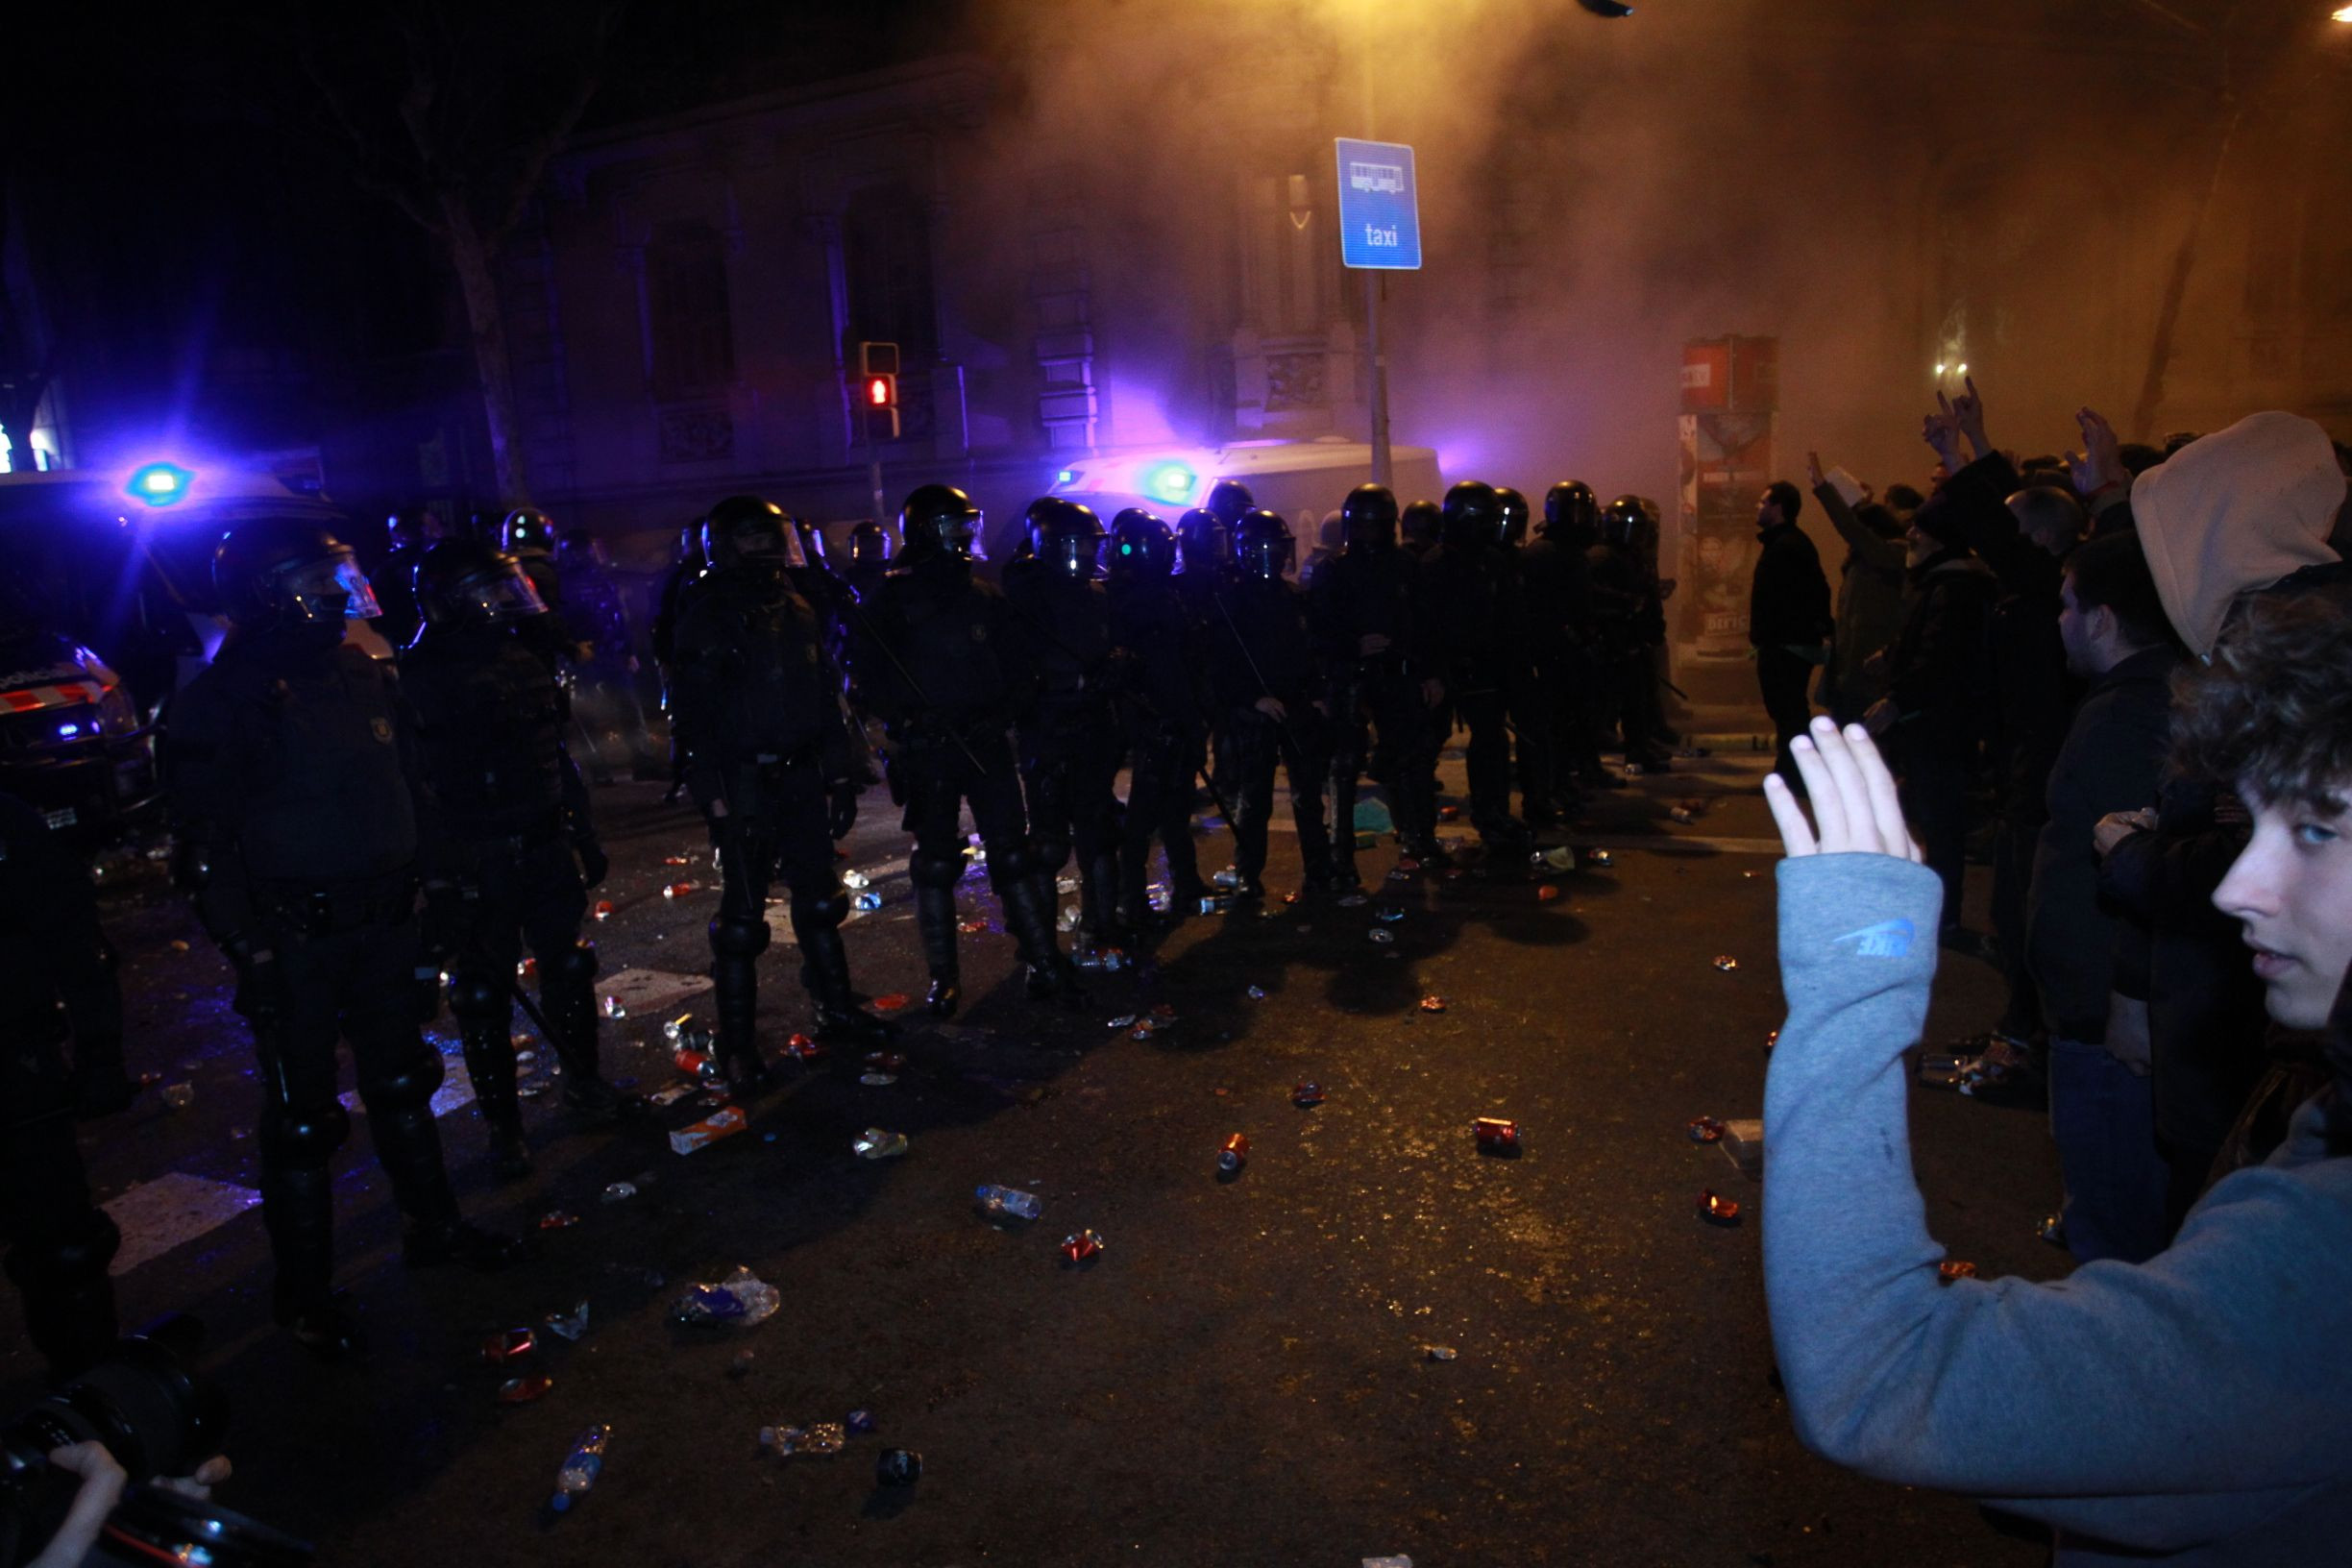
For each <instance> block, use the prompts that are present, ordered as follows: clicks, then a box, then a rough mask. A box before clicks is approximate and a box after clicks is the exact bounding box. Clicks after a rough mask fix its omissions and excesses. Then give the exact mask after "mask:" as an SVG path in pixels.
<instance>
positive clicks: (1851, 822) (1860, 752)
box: [1764, 719, 1924, 865]
mask: <svg viewBox="0 0 2352 1568" xmlns="http://www.w3.org/2000/svg"><path fill="white" fill-rule="evenodd" d="M1789 752H1790V754H1791V755H1792V756H1794V757H1795V758H1796V759H1797V772H1799V773H1801V774H1802V775H1803V777H1804V785H1805V790H1806V793H1807V794H1809V795H1810V796H1812V800H1813V817H1814V821H1813V822H1807V821H1805V814H1804V808H1803V807H1802V806H1801V805H1799V804H1798V803H1797V797H1796V796H1795V795H1793V794H1791V793H1790V791H1789V787H1788V782H1787V781H1786V780H1785V779H1783V778H1782V777H1781V776H1780V775H1779V774H1778V773H1774V774H1772V775H1771V776H1770V777H1768V778H1766V779H1765V780H1764V800H1765V803H1766V804H1767V805H1769V806H1771V807H1772V814H1773V821H1774V822H1775V823H1776V825H1777V826H1778V827H1779V829H1780V842H1781V844H1782V845H1785V846H1786V847H1787V849H1788V852H1789V855H1790V857H1791V858H1795V857H1797V856H1800V855H1893V856H1894V857H1895V858H1896V859H1898V860H1908V861H1910V862H1911V863H1913V864H1914V865H1917V864H1919V863H1920V862H1921V861H1922V860H1923V858H1924V857H1923V856H1922V854H1921V853H1920V846H1919V845H1918V844H1917V843H1915V842H1914V841H1913V840H1912V837H1911V833H1910V830H1909V829H1908V828H1906V827H1905V826H1904V825H1903V818H1902V804H1901V802H1900V801H1899V799H1898V798H1897V796H1896V793H1895V775H1894V774H1892V773H1890V772H1887V766H1886V764H1885V763H1884V762H1883V761H1881V760H1880V759H1879V756H1878V747H1876V746H1874V744H1872V741H1871V738H1870V736H1869V734H1868V733H1867V732H1866V731H1864V729H1863V728H1862V726H1861V725H1859V724H1849V725H1848V726H1847V727H1846V729H1845V732H1844V733H1843V734H1841V733H1840V732H1839V730H1838V727H1837V725H1836V724H1835V723H1833V722H1831V721H1830V720H1828V719H1816V720H1814V721H1813V724H1812V729H1811V731H1810V733H1808V734H1804V735H1800V736H1798V737H1797V738H1796V739H1795V740H1794V741H1792V742H1790V743H1789Z"/></svg>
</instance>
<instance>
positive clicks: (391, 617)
mask: <svg viewBox="0 0 2352 1568" xmlns="http://www.w3.org/2000/svg"><path fill="white" fill-rule="evenodd" d="M384 531H385V532H386V533H387V534H388V535H389V536H390V538H391V541H392V549H391V551H389V552H388V553H387V554H386V555H385V556H384V569H383V575H382V592H381V593H380V595H379V596H378V599H379V604H380V608H381V610H382V612H383V613H382V614H381V615H380V616H379V617H378V618H377V624H376V629H377V630H378V631H380V632H381V633H382V634H383V640H384V641H385V642H386V643H389V644H390V645H391V646H392V647H394V648H406V647H407V646H408V643H409V640H410V639H411V638H413V637H415V636H416V634H417V628H418V627H419V626H421V625H424V620H423V618H422V617H421V616H419V615H418V613H417V603H416V586H415V584H416V569H417V562H419V561H421V560H423V559H424V558H425V551H427V550H429V549H430V548H431V547H432V546H433V545H434V544H436V543H437V542H439V540H440V538H441V520H440V519H439V518H437V517H435V516H434V515H433V514H432V513H430V512H429V511H408V512H395V513H393V514H392V516H391V517H390V518H388V519H387V520H386V521H385V525H384Z"/></svg>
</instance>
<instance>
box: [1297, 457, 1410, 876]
mask: <svg viewBox="0 0 2352 1568" xmlns="http://www.w3.org/2000/svg"><path fill="white" fill-rule="evenodd" d="M1339 527H1340V535H1341V545H1340V550H1339V553H1338V554H1336V555H1335V556H1333V557H1332V558H1331V559H1330V560H1328V561H1326V562H1325V563H1324V565H1323V569H1322V570H1321V571H1320V572H1318V573H1317V574H1315V579H1314V586H1313V588H1312V590H1311V594H1310V599H1309V606H1310V610H1311V616H1312V620H1313V625H1314V630H1315V637H1316V641H1317V642H1318V644H1320V645H1321V647H1322V649H1323V650H1324V657H1325V659H1326V660H1327V661H1328V663H1329V666H1330V670H1331V677H1332V709H1331V713H1332V734H1333V741H1332V802H1333V803H1332V818H1333V822H1334V839H1333V865H1334V867H1335V874H1336V875H1337V877H1338V878H1339V880H1340V881H1342V882H1348V883H1353V882H1354V881H1356V880H1357V877H1356V835H1355V831H1354V824H1355V821H1356V791H1357V786H1358V784H1359V782H1360V780H1361V778H1362V776H1363V774H1364V772H1365V769H1366V765H1367V764H1369V766H1370V771H1371V773H1372V776H1373V777H1374V778H1376V779H1378V780H1380V781H1381V782H1382V783H1383V784H1384V785H1385V786H1386V787H1387V791H1388V798H1389V801H1390V803H1391V805H1392V807H1393V812H1392V815H1393V816H1394V817H1395V819H1396V824H1397V834H1398V837H1399V839H1400V840H1401V841H1402V843H1403V844H1404V845H1405V849H1406V852H1407V853H1408V854H1411V855H1416V856H1421V855H1429V854H1433V853H1434V852H1435V849H1436V837H1437V799H1436V796H1435V795H1434V793H1433V791H1432V789H1431V787H1430V777H1431V773H1432V772H1433V768H1434V765H1435V762H1436V754H1437V729H1436V725H1435V723H1434V722H1433V719H1432V717H1431V712H1430V710H1431V706H1432V704H1431V701H1430V696H1431V692H1432V691H1433V688H1431V687H1427V686H1425V682H1431V681H1435V680H1437V679H1439V678H1441V677H1440V674H1439V672H1438V670H1437V669H1436V667H1435V665H1434V664H1433V662H1432V661H1431V659H1430V656H1429V647H1428V628H1427V627H1426V626H1425V625H1424V621H1425V619H1426V614H1427V611H1426V607H1425V606H1424V605H1423V604H1422V603H1421V601H1420V592H1419V576H1420V568H1419V565H1418V563H1416V562H1415V561H1414V560H1413V559H1412V557H1411V556H1409V555H1408V554H1406V553H1405V551H1404V550H1403V548H1402V547H1401V546H1400V545H1399V544H1398V542H1397V503H1396V497H1395V496H1394V495H1392V494H1390V493H1389V491H1388V489H1387V487H1386V486H1384V485H1378V484H1360V485H1358V486H1357V487H1356V488H1355V489H1354V490H1352V491H1350V492H1349V493H1348V498H1347V500H1346V502H1344V503H1343V504H1342V505H1341V506H1340V508H1339Z"/></svg>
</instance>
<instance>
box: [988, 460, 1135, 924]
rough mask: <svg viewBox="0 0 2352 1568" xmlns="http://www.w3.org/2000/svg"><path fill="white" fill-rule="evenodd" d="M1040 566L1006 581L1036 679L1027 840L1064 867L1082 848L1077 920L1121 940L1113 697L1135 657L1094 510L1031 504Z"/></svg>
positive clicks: (1025, 742) (1026, 736)
mask: <svg viewBox="0 0 2352 1568" xmlns="http://www.w3.org/2000/svg"><path fill="white" fill-rule="evenodd" d="M1028 522H1029V544H1030V551H1031V554H1032V557H1033V559H1034V560H1035V562H1036V565H1035V567H1034V568H1033V569H1032V570H1030V571H1028V572H1026V573H1024V574H1022V575H1021V576H1018V577H1017V578H1014V579H1011V580H1008V581H1007V582H1006V583H1005V585H1004V593H1005V600H1006V601H1007V602H1008V603H1010V604H1011V605H1012V606H1013V609H1014V611H1015V612H1016V614H1017V616H1018V617H1019V619H1020V624H1021V629H1022V630H1023V632H1024V633H1026V635H1027V638H1028V643H1029V652H1030V664H1031V667H1032V668H1033V669H1034V670H1035V671H1036V672H1037V687H1036V691H1035V694H1034V695H1033V696H1032V697H1031V698H1030V702H1029V706H1028V708H1027V709H1026V710H1025V711H1024V712H1023V713H1022V714H1021V715H1020V719H1019V723H1018V724H1017V736H1018V739H1019V742H1020V766H1021V782H1022V784H1023V786H1024V787H1025V789H1026V792H1027V795H1028V801H1029V846H1030V850H1031V853H1032V854H1034V855H1035V856H1036V859H1037V865H1038V869H1039V870H1040V871H1041V872H1042V873H1043V874H1044V875H1046V876H1049V877H1057V876H1059V874H1060V872H1061V870H1062V868H1063V866H1064V865H1065V864H1066V863H1067V862H1068V860H1069V858H1070V853H1071V850H1072V849H1073V848H1075V850H1076V851H1077V855H1078V910H1079V919H1078V929H1079V931H1080V933H1081V934H1082V936H1083V938H1084V939H1085V941H1086V942H1087V943H1089V944H1090V945H1092V946H1095V947H1105V946H1116V945H1119V944H1120V943H1121V942H1122V940H1123V938H1124V932H1123V931H1122V930H1121V926H1122V924H1123V922H1122V921H1121V920H1120V919H1119V918H1118V848H1119V799H1118V794H1117V781H1118V771H1119V763H1120V761H1121V760H1122V759H1123V757H1124V755H1125V751H1126V747H1124V745H1123V744H1122V741H1123V736H1122V734H1121V731H1120V728H1119V723H1118V711H1117V709H1116V707H1115V706H1114V698H1115V696H1116V694H1117V692H1118V690H1119V689H1120V687H1121V686H1122V685H1123V683H1124V677H1125V671H1126V667H1127V663H1128V661H1127V660H1126V658H1125V657H1124V656H1123V655H1121V653H1120V651H1119V648H1118V645H1117V644H1116V643H1115V641H1114V639H1113V637H1112V635H1111V602H1110V600H1109V599H1108V597H1106V595H1105V593H1104V591H1103V585H1102V583H1101V582H1100V581H1099V580H1097V579H1098V578H1099V577H1100V576H1101V573H1102V544H1103V526H1102V523H1101V521H1100V520H1099V519H1097V518H1096V517H1095V515H1094V513H1093V511H1092V510H1091V509H1090V508H1089V507H1086V506H1082V505H1080V504H1078V503H1077V502H1070V501H1065V500H1062V499H1061V498H1059V497H1055V496H1046V497H1042V498H1041V499H1040V500H1039V501H1038V502H1036V503H1035V504H1033V505H1032V506H1031V507H1030V508H1029V517H1028Z"/></svg>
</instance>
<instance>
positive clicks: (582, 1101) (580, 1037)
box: [539, 986, 652, 1122]
mask: <svg viewBox="0 0 2352 1568" xmlns="http://www.w3.org/2000/svg"><path fill="white" fill-rule="evenodd" d="M539 1006H540V1009H541V1011H543V1012H544V1013H545V1014H546V1015H547V1022H548V1027H549V1028H550V1029H552V1030H553V1031H554V1032H555V1059H556V1060H557V1061H558V1062H561V1063H562V1064H563V1091H562V1098H563V1103H564V1108H565V1109H566V1110H569V1111H576V1112H578V1113H579V1114H580V1115H582V1116H584V1117H586V1118H587V1119H588V1120H590V1121H595V1122H610V1121H620V1120H623V1119H625V1118H627V1117H631V1116H642V1115H647V1114H649V1112H650V1111H651V1109H652V1108H651V1107H650V1106H649V1105H648V1104H647V1103H646V1098H645V1096H644V1095H642V1094H629V1093H625V1092H624V1091H622V1090H618V1089H615V1088H614V1087H613V1086H612V1084H611V1083H610V1082H609V1081H607V1080H606V1078H605V1077H604V1072H603V1067H602V1065H601V1064H600V1062H599V1061H598V1057H599V1054H600V1053H599V1051H598V1048H597V1016H596V988H595V987H593V986H587V987H559V988H557V989H555V990H554V991H548V990H545V989H542V990H541V991H540V992H539Z"/></svg>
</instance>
